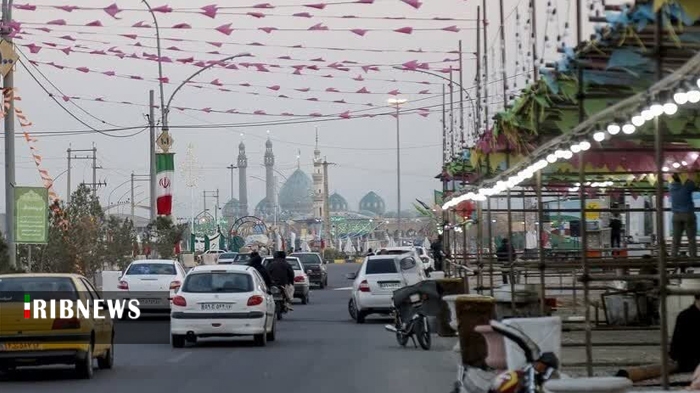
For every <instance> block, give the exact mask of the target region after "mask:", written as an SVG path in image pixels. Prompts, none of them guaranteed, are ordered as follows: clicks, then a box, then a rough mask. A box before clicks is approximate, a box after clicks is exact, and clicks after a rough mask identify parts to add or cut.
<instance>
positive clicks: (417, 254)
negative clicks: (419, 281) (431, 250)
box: [376, 246, 434, 271]
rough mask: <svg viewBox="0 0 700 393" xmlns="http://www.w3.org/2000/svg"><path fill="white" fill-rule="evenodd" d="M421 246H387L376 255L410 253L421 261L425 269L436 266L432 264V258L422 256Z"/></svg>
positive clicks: (417, 260)
mask: <svg viewBox="0 0 700 393" xmlns="http://www.w3.org/2000/svg"><path fill="white" fill-rule="evenodd" d="M419 248H422V247H409V246H405V247H386V248H382V249H380V250H379V251H377V254H376V255H401V254H407V253H408V254H411V256H412V257H413V258H414V259H415V260H416V262H419V261H420V263H421V265H422V266H423V271H427V270H428V269H429V268H430V267H433V268H434V265H431V263H430V260H426V259H424V258H422V255H421V254H420V251H419V250H418V249H419Z"/></svg>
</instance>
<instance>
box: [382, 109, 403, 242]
mask: <svg viewBox="0 0 700 393" xmlns="http://www.w3.org/2000/svg"><path fill="white" fill-rule="evenodd" d="M387 102H388V103H389V105H391V106H393V107H395V108H396V221H397V226H398V230H399V242H401V132H400V130H401V127H400V123H399V117H400V112H399V109H400V108H401V105H403V104H405V103H406V102H407V100H406V99H405V98H389V99H388V100H387Z"/></svg>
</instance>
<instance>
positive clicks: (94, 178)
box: [66, 144, 107, 202]
mask: <svg viewBox="0 0 700 393" xmlns="http://www.w3.org/2000/svg"><path fill="white" fill-rule="evenodd" d="M74 153H90V154H83V155H77V154H74ZM73 160H90V161H92V183H81V184H85V185H88V186H90V187H91V188H92V195H94V196H97V189H98V188H99V187H104V186H106V185H107V182H106V181H98V180H97V170H98V169H101V168H100V167H99V166H97V147H95V145H94V144H93V146H92V149H71V148H68V173H66V175H67V176H68V190H67V191H68V198H67V199H66V201H68V202H70V194H71V191H72V190H71V165H72V162H73Z"/></svg>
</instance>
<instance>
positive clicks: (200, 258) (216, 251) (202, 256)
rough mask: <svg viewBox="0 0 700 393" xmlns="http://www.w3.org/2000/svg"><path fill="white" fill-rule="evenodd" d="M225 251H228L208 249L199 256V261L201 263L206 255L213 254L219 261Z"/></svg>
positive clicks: (215, 259) (216, 260)
mask: <svg viewBox="0 0 700 393" xmlns="http://www.w3.org/2000/svg"><path fill="white" fill-rule="evenodd" d="M224 253H226V250H207V251H204V252H203V253H202V254H201V255H200V256H199V262H200V263H202V262H204V257H205V256H206V255H212V256H214V262H218V260H219V257H220V256H221V254H224Z"/></svg>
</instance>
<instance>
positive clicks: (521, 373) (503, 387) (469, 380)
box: [453, 321, 559, 393]
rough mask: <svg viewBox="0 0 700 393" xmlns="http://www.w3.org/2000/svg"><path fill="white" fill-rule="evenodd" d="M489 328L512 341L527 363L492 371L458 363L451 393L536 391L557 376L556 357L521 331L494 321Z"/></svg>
mask: <svg viewBox="0 0 700 393" xmlns="http://www.w3.org/2000/svg"><path fill="white" fill-rule="evenodd" d="M490 325H491V327H492V328H493V330H494V331H495V332H497V333H499V334H500V335H502V336H503V337H505V338H507V339H509V340H511V341H513V342H514V343H516V344H517V345H518V347H520V349H522V351H523V353H524V354H525V359H526V361H527V365H526V366H525V367H524V368H523V369H521V370H509V371H504V372H502V373H500V374H496V372H494V371H493V370H482V369H480V368H475V367H464V366H460V368H459V371H458V377H457V382H456V383H455V387H454V390H453V393H464V392H469V393H539V392H543V391H544V389H543V386H544V384H545V382H547V381H549V380H551V379H557V378H559V371H558V370H559V359H557V357H556V355H555V354H553V353H551V352H544V353H542V352H541V351H540V349H539V347H538V346H537V344H535V343H534V342H533V341H532V340H531V339H530V338H529V337H528V336H527V335H525V333H523V332H522V331H520V330H518V329H517V328H515V327H512V326H508V325H505V324H503V323H501V322H498V321H491V322H490Z"/></svg>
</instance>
